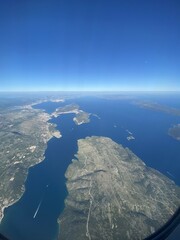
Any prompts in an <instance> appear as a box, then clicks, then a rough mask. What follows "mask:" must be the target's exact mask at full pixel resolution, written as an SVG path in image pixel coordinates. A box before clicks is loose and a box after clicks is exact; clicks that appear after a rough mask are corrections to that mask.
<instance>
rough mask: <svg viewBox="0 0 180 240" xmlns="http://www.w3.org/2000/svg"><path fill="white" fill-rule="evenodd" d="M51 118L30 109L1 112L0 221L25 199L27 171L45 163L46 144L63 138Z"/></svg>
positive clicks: (22, 107)
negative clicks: (6, 210) (7, 211)
mask: <svg viewBox="0 0 180 240" xmlns="http://www.w3.org/2000/svg"><path fill="white" fill-rule="evenodd" d="M50 119H51V116H50V115H49V114H47V113H45V112H43V111H42V110H38V109H33V108H32V106H31V105H26V106H19V107H13V108H5V109H3V110H1V111H0V139H1V142H0V159H1V164H0V193H1V194H0V221H1V220H2V218H3V211H4V208H6V207H8V206H10V205H12V204H13V203H15V202H16V201H18V200H19V199H20V198H21V196H22V195H23V193H24V191H25V189H24V183H25V181H26V178H27V174H28V169H29V167H31V166H34V165H35V164H37V163H39V162H41V161H43V159H44V153H45V150H46V148H47V142H48V141H49V140H50V139H51V138H52V137H57V138H60V137H61V134H60V132H59V131H58V130H57V129H56V125H55V124H52V123H50V122H48V121H49V120H50Z"/></svg>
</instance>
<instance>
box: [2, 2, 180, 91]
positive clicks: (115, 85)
mask: <svg viewBox="0 0 180 240" xmlns="http://www.w3.org/2000/svg"><path fill="white" fill-rule="evenodd" d="M2 90H3V91H5V90H16V91H17V90H20V91H21V90H180V1H179V0H131V1H130V0H116V1H115V0H108V1H107V0H1V1H0V91H2Z"/></svg>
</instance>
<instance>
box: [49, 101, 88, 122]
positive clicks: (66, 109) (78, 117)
mask: <svg viewBox="0 0 180 240" xmlns="http://www.w3.org/2000/svg"><path fill="white" fill-rule="evenodd" d="M68 113H74V114H75V117H74V118H73V121H74V122H75V123H76V125H81V124H83V123H88V122H90V115H91V114H90V113H87V112H84V111H83V110H80V109H79V105H77V104H69V105H65V106H63V107H59V108H57V109H56V111H55V112H53V113H52V115H51V116H53V117H58V116H59V115H61V114H68Z"/></svg>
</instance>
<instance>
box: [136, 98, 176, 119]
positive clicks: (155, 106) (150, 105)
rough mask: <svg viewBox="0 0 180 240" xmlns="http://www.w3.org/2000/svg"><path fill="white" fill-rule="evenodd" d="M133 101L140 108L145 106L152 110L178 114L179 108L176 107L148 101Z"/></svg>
mask: <svg viewBox="0 0 180 240" xmlns="http://www.w3.org/2000/svg"><path fill="white" fill-rule="evenodd" d="M133 103H134V104H135V105H137V106H139V107H142V108H147V109H150V110H154V111H160V112H164V113H167V114H172V115H176V116H180V109H178V108H173V107H169V106H166V105H161V104H159V103H153V102H148V101H133Z"/></svg>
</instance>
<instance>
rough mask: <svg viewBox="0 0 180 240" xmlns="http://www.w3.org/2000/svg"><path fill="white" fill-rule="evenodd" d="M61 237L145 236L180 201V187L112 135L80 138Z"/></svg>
mask: <svg viewBox="0 0 180 240" xmlns="http://www.w3.org/2000/svg"><path fill="white" fill-rule="evenodd" d="M66 178H67V183H66V185H67V190H68V196H67V198H66V200H65V208H64V211H63V213H62V214H61V215H60V217H59V224H60V233H59V240H71V239H72V236H73V239H74V240H81V239H82V240H85V239H87V240H96V239H97V240H99V239H101V240H107V239H108V240H119V239H143V238H145V237H147V236H148V235H150V234H151V233H153V232H154V231H156V230H157V229H158V228H159V227H161V226H162V225H163V224H164V223H165V222H166V221H167V220H168V219H169V218H170V217H171V216H172V215H173V213H174V212H175V211H176V209H177V208H178V207H179V205H180V188H179V187H178V186H176V185H175V183H174V182H173V181H172V180H170V179H169V178H167V177H166V176H164V175H163V174H161V173H160V172H158V171H156V170H154V169H152V168H149V167H147V166H146V165H145V163H144V162H143V161H142V160H141V159H139V158H138V157H137V156H136V155H135V154H134V153H133V152H132V151H130V150H129V149H128V148H123V147H122V146H121V145H119V144H117V143H115V142H114V141H112V140H111V139H110V138H106V137H95V136H94V137H86V138H85V139H80V140H78V153H77V155H76V159H74V160H73V161H72V163H71V164H70V165H69V167H68V169H67V171H66Z"/></svg>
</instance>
